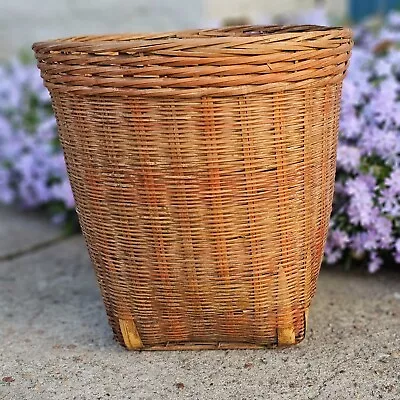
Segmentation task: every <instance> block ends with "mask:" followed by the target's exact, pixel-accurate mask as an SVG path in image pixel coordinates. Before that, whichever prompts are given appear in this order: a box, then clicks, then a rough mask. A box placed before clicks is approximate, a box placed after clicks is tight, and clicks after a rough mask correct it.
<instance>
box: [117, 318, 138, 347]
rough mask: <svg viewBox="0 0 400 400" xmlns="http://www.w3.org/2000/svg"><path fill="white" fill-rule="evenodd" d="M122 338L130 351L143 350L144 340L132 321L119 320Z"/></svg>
mask: <svg viewBox="0 0 400 400" xmlns="http://www.w3.org/2000/svg"><path fill="white" fill-rule="evenodd" d="M118 321H119V327H120V329H121V333H122V338H123V340H124V344H125V347H126V348H127V349H128V350H142V349H143V348H144V346H143V343H142V339H141V338H140V335H139V332H138V330H137V328H136V325H135V322H134V321H133V320H132V319H119V320H118Z"/></svg>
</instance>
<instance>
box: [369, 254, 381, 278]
mask: <svg viewBox="0 0 400 400" xmlns="http://www.w3.org/2000/svg"><path fill="white" fill-rule="evenodd" d="M382 264H383V261H382V259H381V258H380V257H378V255H377V254H376V253H375V252H372V253H371V254H370V259H369V263H368V271H369V272H370V273H371V274H374V273H375V272H377V271H378V270H379V269H380V267H381V265H382Z"/></svg>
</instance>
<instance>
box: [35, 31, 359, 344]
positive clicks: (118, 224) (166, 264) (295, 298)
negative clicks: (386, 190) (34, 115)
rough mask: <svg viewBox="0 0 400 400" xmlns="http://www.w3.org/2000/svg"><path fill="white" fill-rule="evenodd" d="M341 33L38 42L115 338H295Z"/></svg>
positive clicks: (318, 227)
mask: <svg viewBox="0 0 400 400" xmlns="http://www.w3.org/2000/svg"><path fill="white" fill-rule="evenodd" d="M351 47H352V39H351V32H350V30H348V29H343V28H327V27H318V26H288V27H278V26H269V27H261V26H241V27H234V28H228V29H218V30H200V31H183V32H173V33H165V34H149V35H144V34H143V35H114V36H81V37H73V38H68V39H60V40H54V41H48V42H42V43H36V44H34V45H33V49H34V51H35V53H36V57H37V60H38V64H39V68H40V70H41V74H42V77H43V79H44V81H45V84H46V86H47V88H48V89H49V91H50V93H51V96H52V102H53V108H54V111H55V114H56V118H57V122H58V128H59V135H60V139H61V142H62V145H63V148H64V152H65V159H66V162H67V167H68V173H69V177H70V181H71V184H72V188H73V192H74V196H75V200H76V204H77V212H78V215H79V219H80V223H81V227H82V231H83V234H84V236H85V239H86V242H87V247H88V250H89V253H90V256H91V260H92V262H93V264H94V267H95V270H96V273H97V278H98V282H99V285H100V288H101V292H102V296H103V298H104V303H105V306H106V310H107V314H108V318H109V321H110V324H111V326H112V328H113V331H114V334H115V337H116V338H117V339H118V341H119V342H120V343H121V344H122V345H124V346H125V347H127V348H128V349H202V348H259V347H264V346H275V345H290V344H294V343H297V342H299V341H300V340H302V339H303V338H304V335H305V330H306V320H307V312H308V309H309V306H310V301H311V299H312V297H313V295H314V292H315V288H316V280H317V276H318V273H319V268H320V265H321V260H322V256H323V250H324V244H325V240H326V235H327V228H328V221H329V216H330V212H331V205H332V195H333V185H334V175H335V162H336V143H337V132H338V115H339V108H340V96H341V84H342V80H343V78H344V76H345V72H346V68H347V65H348V60H349V56H350V51H351Z"/></svg>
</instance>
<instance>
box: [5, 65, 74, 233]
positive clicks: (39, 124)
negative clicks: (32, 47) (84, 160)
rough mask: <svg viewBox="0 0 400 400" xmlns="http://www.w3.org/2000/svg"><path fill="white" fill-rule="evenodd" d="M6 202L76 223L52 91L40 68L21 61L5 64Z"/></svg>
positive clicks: (69, 222)
mask: <svg viewBox="0 0 400 400" xmlns="http://www.w3.org/2000/svg"><path fill="white" fill-rule="evenodd" d="M0 202H2V203H6V204H10V203H14V204H18V205H19V206H21V207H23V208H25V209H36V208H41V209H45V210H46V211H47V212H49V214H50V215H51V216H52V218H53V220H54V221H55V222H64V223H65V224H66V226H67V227H68V228H73V227H75V226H76V217H75V211H74V206H75V204H74V198H73V196H72V192H71V187H70V185H69V181H68V177H67V173H66V168H65V163H64V158H63V154H62V151H61V147H60V144H59V141H58V138H57V130H56V121H55V118H54V115H53V112H52V109H51V102H50V97H49V94H48V92H47V90H46V89H45V87H44V86H43V82H42V79H41V77H40V74H39V72H38V70H37V68H36V66H35V65H33V64H32V63H24V62H22V61H17V60H15V61H13V62H12V63H10V64H8V65H4V66H0Z"/></svg>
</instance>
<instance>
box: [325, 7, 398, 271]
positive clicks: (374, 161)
mask: <svg viewBox="0 0 400 400" xmlns="http://www.w3.org/2000/svg"><path fill="white" fill-rule="evenodd" d="M385 22H386V23H385V24H384V25H383V27H381V28H380V29H378V30H376V29H375V31H372V30H369V29H367V28H366V27H364V26H360V27H358V28H356V46H355V48H354V51H353V54H352V59H351V62H350V68H349V72H348V76H347V78H346V80H345V82H344V85H343V98H342V113H341V120H340V137H339V146H338V158H337V164H338V169H337V180H336V195H335V201H334V209H333V214H332V219H331V231H330V235H329V238H328V243H327V246H326V251H325V256H326V261H327V262H328V263H336V262H338V261H340V260H342V259H343V258H345V257H347V258H348V259H351V258H353V259H360V258H365V259H367V260H368V267H369V271H370V272H376V271H377V270H378V269H379V268H380V267H381V266H382V264H383V260H384V259H387V258H390V256H392V258H393V259H394V260H395V262H398V263H400V51H399V50H398V48H397V45H398V43H400V13H394V12H393V13H391V14H389V16H388V17H387V20H386V21H385ZM358 38H359V39H360V40H358Z"/></svg>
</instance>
